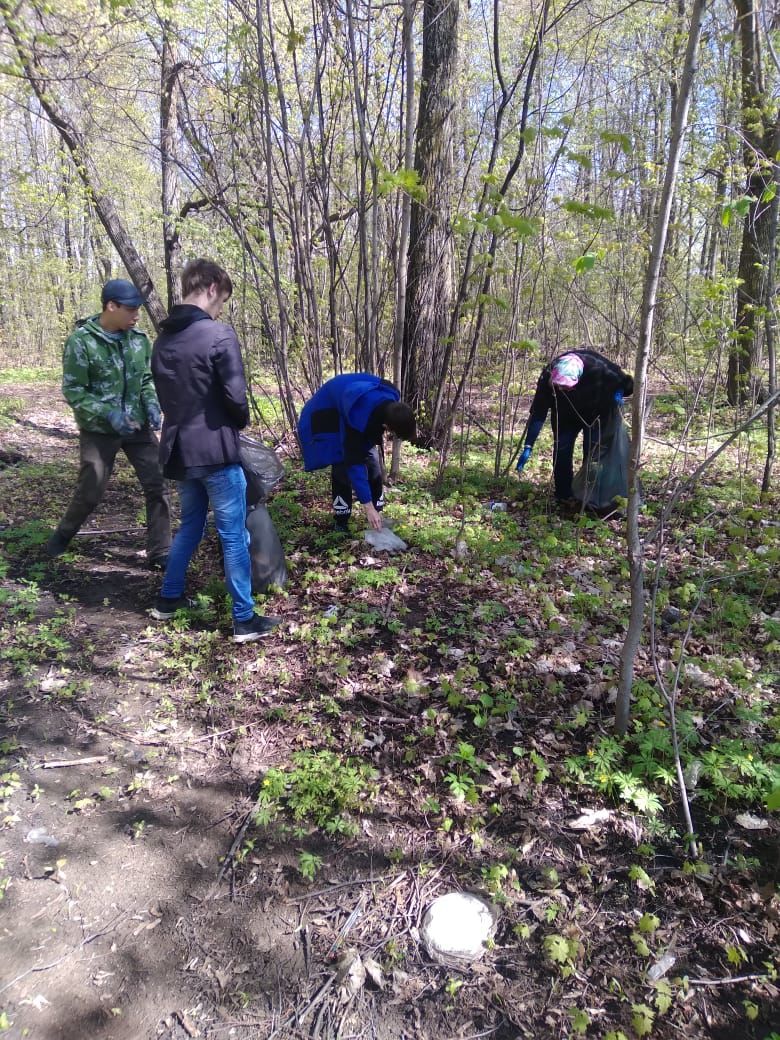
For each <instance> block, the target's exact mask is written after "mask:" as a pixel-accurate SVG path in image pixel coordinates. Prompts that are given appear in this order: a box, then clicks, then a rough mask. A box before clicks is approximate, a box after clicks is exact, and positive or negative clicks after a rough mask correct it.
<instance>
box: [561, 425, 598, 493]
mask: <svg viewBox="0 0 780 1040" xmlns="http://www.w3.org/2000/svg"><path fill="white" fill-rule="evenodd" d="M580 430H582V457H583V458H584V459H586V458H587V457H588V455H589V454H590V451H591V449H592V448H594V447H595V446H596V444H598V442H599V438H600V436H601V424H600V423H599V422H596V423H595V424H594V425H593V426H585V424H584V423H578V424H577V425H576V426H575V425H568V424H567V425H565V426H559V427H558V429H557V430H556V429H555V428H554V427H553V441H554V444H553V478H554V480H555V497H556V498H557V499H560V500H561V501H565V500H566V499H569V498H571V497H572V490H571V482H572V480H573V479H574V444H575V441H576V440H577V437H578V436H579V433H580Z"/></svg>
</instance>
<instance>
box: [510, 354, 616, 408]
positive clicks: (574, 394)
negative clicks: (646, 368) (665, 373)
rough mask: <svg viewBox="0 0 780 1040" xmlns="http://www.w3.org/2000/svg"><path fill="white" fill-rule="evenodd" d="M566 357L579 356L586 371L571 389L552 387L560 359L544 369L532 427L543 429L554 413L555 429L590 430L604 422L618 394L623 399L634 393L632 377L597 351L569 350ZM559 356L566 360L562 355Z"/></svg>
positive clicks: (536, 395) (537, 392)
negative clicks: (552, 379) (599, 420)
mask: <svg viewBox="0 0 780 1040" xmlns="http://www.w3.org/2000/svg"><path fill="white" fill-rule="evenodd" d="M565 353H566V354H576V355H577V357H579V358H581V359H582V363H583V365H584V366H585V368H584V371H583V373H582V375H581V376H580V379H579V382H578V383H577V385H576V386H573V387H571V388H570V389H564V388H562V387H559V386H557V387H553V386H552V385H551V383H550V372H551V371H552V366H553V365H554V364H555V362H556V361H557V360H558V358H554V359H553V360H552V361H551V362H550V364H549V365H545V367H544V368H543V369H542V374H541V375H540V376H539V382H538V383H537V385H536V393H535V394H534V399H533V401H532V402H531V413H530V417H529V418H530V423H529V425H530V424H534V425H536V424H538V425H541V424H542V423H543V422H544V420H545V419H546V418H547V413H548V412H549V411H551V410H552V413H553V424H554V425H556V424H557V426H563V427H572V426H574V427H582V426H590V425H591V424H592V423H594V422H595V421H596V420H597V419H598V418H602V419H604V418H606V416H608V415H609V414H610V412H611V411H612V408H613V405H614V402H615V392H616V391H617V390H619V391H620V392H621V393H622V394H623V396H624V397H630V396H631V394H632V393H633V390H634V380H633V377H632V376H630V375H628V374H627V373H626V372H623V371H622V369H620V368H619V367H618V366H617V365H615V364H613V363H612V362H611V361H609V360H608V359H607V358H605V357H603V356H602V355H601V354H597V353H596V351H595V350H567V351H565ZM559 356H560V357H563V355H562V354H561V355H559Z"/></svg>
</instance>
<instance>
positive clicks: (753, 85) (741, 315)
mask: <svg viewBox="0 0 780 1040" xmlns="http://www.w3.org/2000/svg"><path fill="white" fill-rule="evenodd" d="M734 3H735V7H736V10H737V22H738V26H739V39H740V44H741V55H740V80H741V86H742V140H743V162H744V164H745V169H746V170H747V180H746V185H745V195H746V197H747V198H748V199H749V200H750V204H749V206H748V209H747V212H746V214H745V216H744V220H743V225H742V247H741V249H740V255H739V271H738V274H739V280H740V284H739V287H738V289H737V310H736V316H735V322H734V324H735V333H736V335H735V337H734V340H733V344H732V346H731V349H730V351H729V366H728V379H727V385H726V389H727V394H728V400H729V404H732V405H737V404H744V403H746V402H747V401H749V400H751V399H752V398H754V397H756V396H757V388H758V386H759V383H760V381H759V377H758V372H757V369H758V360H759V356H760V347H761V339H760V337H761V333H762V331H763V328H764V315H765V311H764V307H765V305H766V300H767V289H768V284H769V280H770V279H771V281H774V275H773V273H772V272H771V271H770V266H769V262H768V261H769V256H770V252H771V247H772V241H773V239H774V234H775V229H774V227H773V222H774V223H776V222H777V208H776V207H775V206H773V205H771V194H772V191H775V190H777V183H778V181H777V165H776V163H775V157H776V155H777V149H778V145H780V114H779V113H777V112H775V111H774V110H770V108H769V105H770V104H772V103H773V102H772V100H771V98H770V97H768V96H767V90H766V85H765V83H764V79H763V75H762V70H761V52H760V45H759V34H758V25H757V20H758V13H757V9H756V7H755V4H754V0H734Z"/></svg>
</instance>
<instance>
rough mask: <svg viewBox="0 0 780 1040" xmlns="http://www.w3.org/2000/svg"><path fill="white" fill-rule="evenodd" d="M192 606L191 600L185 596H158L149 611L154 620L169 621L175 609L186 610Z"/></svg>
mask: <svg viewBox="0 0 780 1040" xmlns="http://www.w3.org/2000/svg"><path fill="white" fill-rule="evenodd" d="M191 606H192V600H191V599H187V597H186V596H171V597H169V596H158V597H157V600H156V601H155V604H154V606H153V607H152V609H151V610H150V611H149V613H150V614H151V615H152V617H153V618H154V619H155V621H170V620H171V618H172V617H173V616H174V615H175V613H176V611H177V610H186V609H187V607H191Z"/></svg>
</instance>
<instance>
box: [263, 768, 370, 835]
mask: <svg viewBox="0 0 780 1040" xmlns="http://www.w3.org/2000/svg"><path fill="white" fill-rule="evenodd" d="M375 779H376V777H375V772H374V770H373V769H372V768H371V767H370V766H368V765H366V764H365V763H363V762H359V761H357V760H355V759H348V758H347V759H344V758H342V757H341V756H340V755H338V754H336V753H335V752H333V751H325V750H322V751H313V750H307V751H298V752H295V753H294V754H293V756H292V765H291V766H290V767H289V768H288V769H279V768H273V769H269V770H268V771H267V772H266V774H265V776H264V777H263V780H262V783H261V785H260V791H259V794H258V796H257V803H256V806H255V813H254V819H255V823H256V824H257V825H258V826H267V825H268V824H270V823H271V821H273V820H275V819H276V818H277V817H278V816H279V815H280V814H281V813H282V812H283V811H285V810H286V811H288V812H289V813H290V815H291V816H292V818H293V819H294V820H296V821H298V822H306V823H309V824H312V825H314V826H316V827H319V828H321V829H322V830H324V831H325V833H327V834H352V833H354V831H355V824H354V822H353V821H352V820H351V819H350V816H351V814H359V813H362V812H365V811H366V809H367V808H368V807H369V806H370V803H371V800H372V798H373V797H374V795H375V791H376V785H375Z"/></svg>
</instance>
